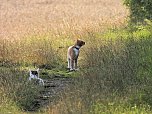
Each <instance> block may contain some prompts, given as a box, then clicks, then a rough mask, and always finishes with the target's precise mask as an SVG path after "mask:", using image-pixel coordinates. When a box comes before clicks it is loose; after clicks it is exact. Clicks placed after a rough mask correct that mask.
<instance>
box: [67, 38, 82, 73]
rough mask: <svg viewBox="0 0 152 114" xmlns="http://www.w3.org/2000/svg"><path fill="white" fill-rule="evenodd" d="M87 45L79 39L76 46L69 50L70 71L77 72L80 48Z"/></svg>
mask: <svg viewBox="0 0 152 114" xmlns="http://www.w3.org/2000/svg"><path fill="white" fill-rule="evenodd" d="M83 45H85V42H84V41H82V40H80V39H78V40H77V41H76V43H75V45H73V46H70V47H69V48H68V53H67V60H68V69H69V70H70V71H74V70H77V62H78V56H79V52H80V50H79V49H80V48H81V47H82V46H83Z"/></svg>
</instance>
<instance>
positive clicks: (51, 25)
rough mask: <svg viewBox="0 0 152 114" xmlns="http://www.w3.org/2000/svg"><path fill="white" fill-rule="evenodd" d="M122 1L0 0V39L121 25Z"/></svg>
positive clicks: (123, 16)
mask: <svg viewBox="0 0 152 114" xmlns="http://www.w3.org/2000/svg"><path fill="white" fill-rule="evenodd" d="M122 2H123V1H122V0H1V1H0V14H1V17H0V25H1V26H0V38H11V39H12V38H22V37H25V36H29V35H33V34H41V33H45V32H48V31H51V32H53V33H55V34H59V33H62V34H65V33H67V32H69V31H70V32H74V34H81V33H82V32H83V30H85V29H92V28H93V30H96V28H98V27H99V26H100V27H102V26H103V25H104V24H105V23H106V24H109V25H112V24H115V25H119V24H122V23H123V22H124V20H125V18H126V17H127V14H128V11H127V10H126V8H125V6H123V5H122V4H123V3H122Z"/></svg>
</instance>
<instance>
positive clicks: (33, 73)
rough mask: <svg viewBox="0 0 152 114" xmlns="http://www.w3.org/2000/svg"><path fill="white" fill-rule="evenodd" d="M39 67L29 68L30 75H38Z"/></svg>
mask: <svg viewBox="0 0 152 114" xmlns="http://www.w3.org/2000/svg"><path fill="white" fill-rule="evenodd" d="M38 73H39V68H38V69H37V70H30V75H35V76H38Z"/></svg>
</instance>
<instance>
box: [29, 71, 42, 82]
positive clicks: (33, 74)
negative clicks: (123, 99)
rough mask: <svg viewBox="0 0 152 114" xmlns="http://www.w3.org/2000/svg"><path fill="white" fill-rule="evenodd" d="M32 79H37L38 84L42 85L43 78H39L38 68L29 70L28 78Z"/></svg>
mask: <svg viewBox="0 0 152 114" xmlns="http://www.w3.org/2000/svg"><path fill="white" fill-rule="evenodd" d="M32 79H36V80H38V83H39V85H44V81H43V79H41V78H39V68H38V69H37V70H30V77H29V80H30V81H31V80H32Z"/></svg>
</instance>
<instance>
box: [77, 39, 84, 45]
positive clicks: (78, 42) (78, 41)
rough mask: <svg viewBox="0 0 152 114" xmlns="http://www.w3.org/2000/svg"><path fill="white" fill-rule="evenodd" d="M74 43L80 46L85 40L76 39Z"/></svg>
mask: <svg viewBox="0 0 152 114" xmlns="http://www.w3.org/2000/svg"><path fill="white" fill-rule="evenodd" d="M76 44H77V45H78V46H80V47H81V46H83V45H85V42H84V41H82V40H80V39H77V42H76Z"/></svg>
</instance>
